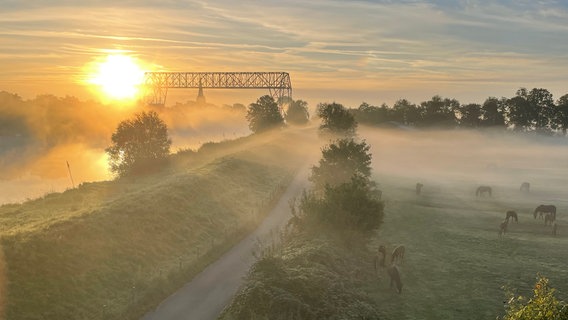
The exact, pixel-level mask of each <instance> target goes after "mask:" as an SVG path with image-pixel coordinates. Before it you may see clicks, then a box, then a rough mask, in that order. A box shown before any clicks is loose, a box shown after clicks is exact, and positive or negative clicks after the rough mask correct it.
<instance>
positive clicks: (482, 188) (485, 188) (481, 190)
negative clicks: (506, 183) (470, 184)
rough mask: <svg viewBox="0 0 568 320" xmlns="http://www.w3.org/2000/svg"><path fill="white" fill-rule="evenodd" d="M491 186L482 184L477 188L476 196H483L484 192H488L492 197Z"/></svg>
mask: <svg viewBox="0 0 568 320" xmlns="http://www.w3.org/2000/svg"><path fill="white" fill-rule="evenodd" d="M491 192H492V191H491V187H489V186H480V187H479V188H477V190H476V191H475V196H476V197H481V196H483V194H484V193H487V194H488V195H489V196H490V197H491Z"/></svg>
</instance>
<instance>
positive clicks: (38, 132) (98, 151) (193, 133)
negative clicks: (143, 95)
mask: <svg viewBox="0 0 568 320" xmlns="http://www.w3.org/2000/svg"><path fill="white" fill-rule="evenodd" d="M143 110H149V109H148V108H145V107H142V106H139V105H112V104H110V105H109V104H100V103H97V102H93V101H79V100H78V99H76V98H73V97H65V98H59V97H55V96H51V95H43V96H38V97H36V98H35V99H31V100H23V99H22V98H20V97H18V96H17V95H13V94H10V93H7V92H0V168H1V169H0V204H2V203H8V202H20V201H23V200H26V199H27V198H35V197H38V196H42V195H44V194H46V193H49V192H56V191H57V192H59V191H64V190H65V189H67V188H71V187H72V186H73V183H74V185H75V186H77V185H78V184H80V183H81V182H85V181H98V180H108V179H112V177H113V176H112V174H111V173H110V172H109V171H108V164H107V158H106V155H105V152H104V149H105V148H106V147H108V146H110V144H111V135H112V133H113V132H114V131H115V130H116V127H117V125H118V123H119V122H120V121H123V120H126V119H128V118H130V117H132V115H133V114H134V113H136V112H140V111H143ZM152 110H155V111H157V112H158V113H159V115H160V117H161V118H162V119H163V120H164V122H166V124H167V125H168V128H169V135H170V137H171V139H172V148H171V151H172V152H177V151H178V150H180V149H187V148H190V149H197V148H199V146H200V145H201V144H203V143H205V142H208V141H221V140H224V139H233V138H236V137H240V136H244V135H248V134H250V131H249V129H248V126H247V122H246V119H245V114H244V109H243V106H242V105H240V106H239V105H237V106H223V107H218V106H214V105H211V104H204V105H197V104H195V103H194V102H187V103H184V104H180V103H178V104H175V105H173V106H168V107H164V108H153V109H152ZM67 162H68V163H69V168H70V170H71V174H72V177H73V182H72V180H71V178H70V176H69V170H68V168H67Z"/></svg>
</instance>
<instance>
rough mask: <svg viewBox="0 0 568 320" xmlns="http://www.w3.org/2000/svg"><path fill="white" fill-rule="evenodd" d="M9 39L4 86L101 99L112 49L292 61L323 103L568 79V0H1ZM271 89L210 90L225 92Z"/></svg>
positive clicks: (244, 94) (312, 96) (212, 61)
mask: <svg viewBox="0 0 568 320" xmlns="http://www.w3.org/2000/svg"><path fill="white" fill-rule="evenodd" d="M0 44H1V45H0V67H1V70H2V71H1V72H0V91H2V90H4V91H8V92H11V93H17V94H19V95H20V96H22V97H25V98H33V97H35V96H36V95H38V94H54V95H57V96H67V95H69V96H75V97H78V98H80V99H92V98H93V99H96V96H95V95H94V94H93V90H92V86H91V87H89V85H87V84H86V83H85V79H86V77H87V76H88V75H86V74H85V70H86V69H85V68H86V67H87V66H89V65H90V64H92V63H93V62H94V61H96V60H97V59H101V58H102V57H104V56H105V55H107V54H108V53H111V52H121V53H124V54H128V55H131V56H133V57H136V58H137V59H139V61H143V62H144V63H145V65H146V66H148V68H151V71H187V72H191V71H284V72H288V73H290V77H291V80H292V86H293V90H294V91H293V92H294V98H295V99H302V100H306V101H308V102H309V103H310V106H312V107H313V106H314V105H315V104H317V103H319V102H331V101H336V102H339V103H343V104H344V105H346V106H348V107H357V106H358V105H359V104H360V103H361V102H363V101H365V102H368V103H370V104H373V105H380V104H382V103H387V104H389V105H392V103H393V102H394V101H396V100H398V99H400V98H406V99H408V100H410V101H411V102H414V103H420V102H421V101H426V100H428V99H430V98H431V97H432V96H434V95H441V96H443V97H449V98H456V99H458V100H459V101H460V102H462V103H472V102H476V103H482V102H483V101H484V100H485V99H486V98H487V97H489V96H495V97H503V96H505V97H511V96H514V94H515V92H516V91H517V89H519V88H520V87H526V88H529V89H531V88H546V89H548V90H550V91H551V92H552V93H553V94H554V97H555V98H559V97H560V96H562V95H564V94H566V93H568V89H567V88H566V83H567V80H568V54H567V52H568V1H565V0H562V1H561V0H557V1H552V0H551V1H547V0H541V1H538V0H534V1H528V0H518V1H516V0H515V1H513V0H500V1H481V0H480V1H475V0H462V1H460V0H457V1H449V0H439V1H411V0H407V1H387V0H384V1H379V0H367V1H331V0H325V1H324V0H311V1H304V0H299V1H296V0H265V1H234V0H219V1H197V0H186V1H177V0H176V1H174V0H157V1H150V0H139V1H134V0H132V1H119V0H113V1H110V0H98V1H71V0H59V1H56V0H41V1H40V0H30V1H20V0H0ZM182 91H183V92H182ZM196 94H197V92H193V91H191V90H181V91H176V92H175V93H172V94H170V96H169V98H168V103H174V102H175V101H174V100H175V99H179V100H183V99H195V96H196ZM263 94H266V93H265V92H263V91H262V90H261V91H258V90H253V91H246V90H206V91H205V95H206V97H207V99H208V102H212V103H217V104H222V103H229V104H230V103H236V102H238V103H243V104H249V103H251V102H254V101H255V100H256V98H258V97H259V96H260V95H263Z"/></svg>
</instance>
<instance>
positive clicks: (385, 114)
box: [350, 102, 390, 125]
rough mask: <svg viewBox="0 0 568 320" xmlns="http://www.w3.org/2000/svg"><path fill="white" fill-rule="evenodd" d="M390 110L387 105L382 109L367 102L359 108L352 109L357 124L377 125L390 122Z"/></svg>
mask: <svg viewBox="0 0 568 320" xmlns="http://www.w3.org/2000/svg"><path fill="white" fill-rule="evenodd" d="M389 111H390V110H389V109H388V107H387V106H386V105H384V104H383V105H382V106H380V107H377V106H372V105H369V104H368V103H367V102H363V103H361V105H360V106H359V108H357V109H351V110H350V112H351V114H353V116H354V118H355V121H356V122H357V123H366V124H370V125H377V124H380V123H383V122H386V121H388V120H389Z"/></svg>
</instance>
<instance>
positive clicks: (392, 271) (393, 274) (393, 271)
mask: <svg viewBox="0 0 568 320" xmlns="http://www.w3.org/2000/svg"><path fill="white" fill-rule="evenodd" d="M387 273H388V275H389V277H390V279H391V281H390V288H391V289H392V286H393V284H395V285H396V289H397V291H398V293H399V294H400V293H402V281H401V280H400V271H398V267H397V266H396V265H395V264H392V265H391V266H390V267H388V269H387Z"/></svg>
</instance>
